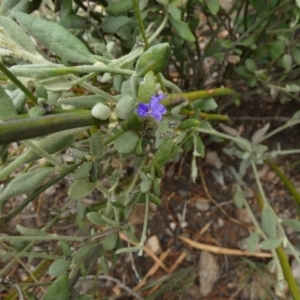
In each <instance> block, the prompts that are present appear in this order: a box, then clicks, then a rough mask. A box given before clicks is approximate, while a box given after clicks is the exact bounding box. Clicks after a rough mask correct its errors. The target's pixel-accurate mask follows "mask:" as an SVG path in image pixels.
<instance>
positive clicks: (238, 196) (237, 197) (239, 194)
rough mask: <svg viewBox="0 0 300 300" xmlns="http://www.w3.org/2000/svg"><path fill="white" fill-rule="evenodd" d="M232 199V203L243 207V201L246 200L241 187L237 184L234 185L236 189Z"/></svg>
mask: <svg viewBox="0 0 300 300" xmlns="http://www.w3.org/2000/svg"><path fill="white" fill-rule="evenodd" d="M233 201H234V204H235V205H236V206H237V207H238V208H241V207H243V205H244V203H245V201H246V198H245V196H244V193H243V191H242V189H241V188H240V187H239V186H238V185H237V186H236V190H235V193H234V196H233Z"/></svg>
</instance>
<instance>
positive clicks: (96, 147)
mask: <svg viewBox="0 0 300 300" xmlns="http://www.w3.org/2000/svg"><path fill="white" fill-rule="evenodd" d="M90 149H91V153H92V155H93V156H94V157H95V159H96V160H99V159H100V158H101V156H102V154H103V143H102V138H101V134H100V132H96V133H94V134H93V135H92V136H91V138H90Z"/></svg>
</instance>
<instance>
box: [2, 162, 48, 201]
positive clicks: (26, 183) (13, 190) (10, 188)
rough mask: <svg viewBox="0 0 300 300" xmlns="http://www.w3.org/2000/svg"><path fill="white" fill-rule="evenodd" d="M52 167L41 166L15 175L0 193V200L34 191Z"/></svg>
mask: <svg viewBox="0 0 300 300" xmlns="http://www.w3.org/2000/svg"><path fill="white" fill-rule="evenodd" d="M53 170H54V168H43V169H38V170H34V171H30V172H27V173H24V174H22V175H18V176H17V177H15V178H14V179H13V180H12V181H11V182H9V184H8V185H7V186H6V188H5V189H4V191H3V192H2V193H1V194H0V201H5V200H8V199H9V198H10V197H14V196H16V195H20V194H26V193H29V192H31V191H34V190H35V189H36V188H37V187H38V186H39V185H41V184H42V183H43V181H44V180H45V179H46V178H47V177H48V176H49V175H50V174H51V173H52V172H53Z"/></svg>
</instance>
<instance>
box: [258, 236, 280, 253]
mask: <svg viewBox="0 0 300 300" xmlns="http://www.w3.org/2000/svg"><path fill="white" fill-rule="evenodd" d="M282 240H283V238H282V237H278V238H272V239H267V240H265V241H263V242H261V243H260V247H261V249H263V250H273V249H276V248H277V247H279V246H280V244H281V243H282Z"/></svg>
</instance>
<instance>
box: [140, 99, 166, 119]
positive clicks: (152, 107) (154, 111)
mask: <svg viewBox="0 0 300 300" xmlns="http://www.w3.org/2000/svg"><path fill="white" fill-rule="evenodd" d="M165 97H166V96H165V95H164V94H159V95H154V96H152V97H151V98H150V102H149V103H147V104H146V103H139V105H138V107H137V109H136V112H137V114H138V115H139V116H140V117H149V116H150V117H153V118H154V119H155V120H156V121H161V120H162V118H163V115H164V114H166V112H167V110H166V108H165V107H164V106H163V105H162V104H160V101H161V100H163V99H164V98H165Z"/></svg>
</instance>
